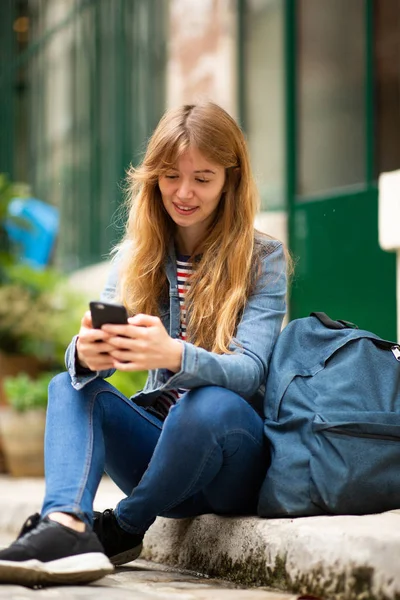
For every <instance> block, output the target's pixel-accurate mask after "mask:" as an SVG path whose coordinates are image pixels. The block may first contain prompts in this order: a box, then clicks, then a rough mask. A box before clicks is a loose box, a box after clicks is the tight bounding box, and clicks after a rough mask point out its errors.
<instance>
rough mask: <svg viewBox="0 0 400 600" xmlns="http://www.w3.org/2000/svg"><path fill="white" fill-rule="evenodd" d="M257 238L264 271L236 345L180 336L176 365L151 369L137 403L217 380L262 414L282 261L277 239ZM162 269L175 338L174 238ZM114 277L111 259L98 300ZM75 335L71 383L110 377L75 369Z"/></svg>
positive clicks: (281, 309)
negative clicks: (208, 344)
mask: <svg viewBox="0 0 400 600" xmlns="http://www.w3.org/2000/svg"><path fill="white" fill-rule="evenodd" d="M256 243H258V244H261V245H262V249H261V257H262V272H261V275H260V277H259V279H258V281H257V284H256V286H255V289H254V291H253V293H252V294H251V295H250V296H249V298H248V300H247V304H246V306H245V308H244V310H243V313H242V315H241V317H240V321H239V324H238V326H237V329H236V333H235V340H236V341H237V342H238V345H236V344H233V343H232V344H231V346H230V349H231V350H233V354H216V353H214V352H209V351H207V350H204V349H203V348H199V347H197V346H194V345H193V344H191V343H190V342H184V341H182V344H183V355H182V365H181V369H180V371H179V372H178V373H171V372H170V371H168V370H167V369H156V370H152V371H149V373H148V378H147V381H146V384H145V387H144V389H143V390H142V391H141V392H138V393H137V394H135V395H134V396H132V400H133V401H134V402H135V403H136V404H140V405H141V406H145V407H150V406H151V405H152V404H153V402H154V400H155V399H156V398H157V397H158V396H159V395H160V394H161V393H162V392H163V391H166V390H169V389H177V388H185V389H191V388H196V387H200V386H205V385H216V386H221V387H225V388H227V389H229V390H232V391H234V392H236V393H237V394H239V395H240V396H242V397H243V398H245V399H246V400H247V401H248V402H249V403H250V404H251V405H252V406H253V407H254V409H255V410H256V411H257V412H259V413H260V414H262V412H263V408H262V407H263V399H264V391H265V381H266V378H267V373H268V364H269V360H270V357H271V353H272V349H273V346H274V344H275V341H276V339H277V337H278V335H279V332H280V330H281V325H282V320H283V317H284V315H285V311H286V300H285V298H286V261H285V255H284V251H283V248H282V244H281V243H280V242H278V241H276V240H271V239H267V238H266V239H264V238H262V239H261V240H260V239H259V240H258V241H256ZM165 269H166V275H167V279H168V282H169V305H168V304H165V305H162V306H160V318H161V321H162V323H163V325H164V327H165V328H166V330H167V331H168V332H169V334H170V336H171V337H173V338H178V335H179V327H180V308H179V298H178V289H177V275H176V257H175V250H174V246H173V244H172V245H171V247H170V248H169V252H168V256H167V259H166V265H165ZM117 283H118V260H114V263H113V266H112V268H111V271H110V274H109V277H108V280H107V283H106V286H105V288H104V291H103V293H102V295H101V299H102V300H104V301H106V300H111V299H113V298H114V297H115V292H116V287H117ZM77 337H78V336H75V337H74V338H73V340H72V342H71V343H70V345H69V346H68V348H67V351H66V355H65V361H66V366H67V369H68V372H69V374H70V376H71V381H72V385H73V387H74V388H75V389H77V390H79V389H82V388H83V387H84V386H85V385H86V384H87V383H89V382H90V381H92V380H93V379H95V378H96V377H103V378H106V377H110V376H111V375H112V373H113V372H114V370H107V371H97V372H90V371H87V373H85V374H80V373H79V372H77V369H76V340H77Z"/></svg>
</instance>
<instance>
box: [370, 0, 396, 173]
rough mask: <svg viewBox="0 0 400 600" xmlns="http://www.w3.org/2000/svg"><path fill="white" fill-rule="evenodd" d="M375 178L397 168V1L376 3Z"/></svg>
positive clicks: (390, 0)
mask: <svg viewBox="0 0 400 600" xmlns="http://www.w3.org/2000/svg"><path fill="white" fill-rule="evenodd" d="M374 8H375V10H374V23H375V74H376V77H375V86H376V87H375V103H376V112H375V123H376V137H375V139H376V148H375V150H376V167H377V169H376V170H377V173H376V174H377V175H379V173H382V172H384V171H394V170H396V169H399V168H400V2H399V0H385V1H384V2H382V1H379V0H375V5H374Z"/></svg>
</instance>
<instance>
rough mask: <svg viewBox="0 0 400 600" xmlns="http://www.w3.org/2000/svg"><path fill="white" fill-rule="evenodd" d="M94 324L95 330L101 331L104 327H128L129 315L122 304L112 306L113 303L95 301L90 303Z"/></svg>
mask: <svg viewBox="0 0 400 600" xmlns="http://www.w3.org/2000/svg"><path fill="white" fill-rule="evenodd" d="M89 307H90V313H91V315H92V323H93V327H94V328H95V329H100V328H101V326H102V325H106V324H107V323H108V324H112V325H126V323H127V322H128V313H127V312H126V308H125V306H123V305H122V304H112V303H111V302H100V301H93V302H89Z"/></svg>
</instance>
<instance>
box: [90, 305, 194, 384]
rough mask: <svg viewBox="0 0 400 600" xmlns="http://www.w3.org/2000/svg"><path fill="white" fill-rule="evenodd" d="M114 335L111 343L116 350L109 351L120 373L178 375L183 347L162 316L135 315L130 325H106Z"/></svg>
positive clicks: (105, 329)
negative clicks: (162, 371) (156, 371)
mask: <svg viewBox="0 0 400 600" xmlns="http://www.w3.org/2000/svg"><path fill="white" fill-rule="evenodd" d="M102 329H103V331H106V332H107V333H108V334H111V337H110V338H108V340H107V343H108V344H110V345H111V346H114V348H115V350H112V351H111V352H109V354H110V356H111V357H112V359H113V361H114V368H115V369H118V370H119V371H148V370H150V369H168V370H169V371H172V372H173V373H177V372H178V371H179V370H180V368H181V363H182V352H183V347H182V344H181V343H180V342H179V341H178V340H174V339H173V338H171V336H170V335H168V332H167V330H166V329H165V327H164V325H163V324H162V323H161V321H160V319H159V318H158V317H152V316H150V315H143V314H139V315H135V316H134V317H130V318H129V319H128V324H127V325H103V326H102Z"/></svg>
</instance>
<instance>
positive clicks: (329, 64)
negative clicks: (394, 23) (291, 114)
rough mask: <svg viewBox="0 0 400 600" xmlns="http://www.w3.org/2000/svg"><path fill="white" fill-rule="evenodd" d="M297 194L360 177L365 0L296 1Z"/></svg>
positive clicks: (350, 182) (362, 171)
mask: <svg viewBox="0 0 400 600" xmlns="http://www.w3.org/2000/svg"><path fill="white" fill-rule="evenodd" d="M298 9H299V10H298V124H299V130H298V182H297V188H298V189H297V191H298V193H299V194H301V195H311V194H316V193H320V192H326V191H328V190H332V189H334V188H338V187H343V186H348V185H353V184H359V183H363V182H365V177H366V174H365V159H364V157H365V145H366V141H365V120H366V115H365V112H366V108H365V71H366V68H365V46H366V44H365V2H364V0H351V2H349V0H331V1H330V2H322V1H321V0H299V1H298Z"/></svg>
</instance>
